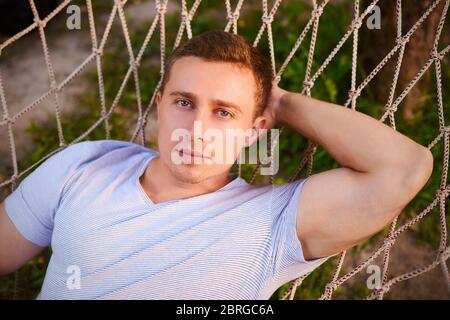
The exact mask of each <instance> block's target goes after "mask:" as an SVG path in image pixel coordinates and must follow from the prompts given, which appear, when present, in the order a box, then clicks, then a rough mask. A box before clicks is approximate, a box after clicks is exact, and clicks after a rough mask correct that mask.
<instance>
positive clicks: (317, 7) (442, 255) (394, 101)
mask: <svg viewBox="0 0 450 320" xmlns="http://www.w3.org/2000/svg"><path fill="white" fill-rule="evenodd" d="M281 1H282V0H275V1H273V5H272V7H271V8H269V5H268V1H267V0H262V2H261V3H262V14H261V17H262V23H261V27H260V29H259V32H258V33H257V35H256V38H255V39H254V41H253V46H255V47H256V46H258V43H259V42H260V40H261V39H262V37H263V36H265V35H266V36H267V40H268V45H269V55H270V63H271V66H272V71H273V75H274V77H275V81H276V82H277V83H278V82H279V81H280V80H281V77H282V75H283V72H284V71H285V69H286V67H287V66H288V64H289V63H290V61H291V60H292V58H293V57H294V55H295V54H296V52H297V50H298V48H299V47H300V45H301V44H302V43H303V42H304V40H305V38H306V37H307V35H308V34H309V33H311V36H310V43H309V53H308V58H307V61H306V74H305V78H304V81H303V89H302V91H301V92H302V93H303V94H306V95H308V96H310V95H311V89H312V88H313V87H314V85H315V82H316V80H317V79H318V77H319V76H320V75H321V74H322V73H323V72H324V70H325V69H326V68H327V66H328V65H329V64H330V62H331V61H332V60H333V58H335V57H336V55H337V54H338V53H339V51H340V50H341V48H342V47H343V45H344V44H345V43H346V42H347V41H349V38H351V37H352V41H353V43H352V67H351V79H350V82H351V88H350V91H349V93H348V94H349V96H348V100H347V101H346V102H345V104H344V106H345V107H351V108H352V109H353V110H355V109H356V106H357V104H356V103H357V99H358V97H359V96H360V95H361V92H362V90H363V89H364V88H365V87H366V86H367V85H368V84H369V83H370V82H371V81H372V79H373V78H374V77H375V75H377V73H379V71H380V70H381V69H382V68H383V67H384V66H385V65H386V64H387V62H388V61H389V60H391V59H396V63H395V69H394V70H395V72H394V75H393V78H392V80H390V87H389V98H388V101H387V102H386V104H385V109H384V114H383V115H382V116H381V118H380V119H379V121H381V122H384V121H385V120H386V119H388V118H389V124H390V126H391V127H392V128H393V129H395V114H396V111H397V108H398V106H399V104H400V103H401V102H402V101H403V100H404V99H405V97H406V96H407V94H408V93H409V92H410V91H411V89H412V88H413V87H414V86H415V85H416V84H417V82H418V81H419V80H420V79H421V78H422V76H423V75H424V74H425V72H426V71H427V70H429V69H430V68H431V67H432V66H433V65H434V68H435V76H436V93H437V106H438V110H437V112H438V114H439V124H438V125H439V134H438V135H437V136H436V137H435V138H434V139H433V140H432V141H430V142H429V144H428V146H427V147H428V148H429V149H432V148H433V147H434V146H435V145H436V144H437V143H438V142H439V141H440V140H441V139H443V141H444V144H443V145H444V150H443V163H442V176H441V178H440V188H439V189H438V190H436V194H435V197H434V199H432V200H431V201H430V202H429V204H428V206H427V207H426V208H425V209H423V210H422V211H421V212H420V213H419V214H417V215H415V216H413V217H412V218H411V219H410V220H408V221H407V222H406V223H405V224H404V225H402V226H397V219H395V220H394V221H393V223H392V225H391V227H390V231H389V232H388V235H387V236H386V237H385V239H384V243H383V244H382V245H381V246H380V247H379V248H377V249H376V250H375V252H373V253H372V255H371V256H370V257H368V258H367V259H366V260H365V261H363V262H362V263H360V264H359V265H358V266H357V267H356V268H354V269H353V270H351V271H350V272H348V273H346V274H343V275H341V273H342V266H343V263H344V259H345V256H346V252H345V251H344V252H342V253H341V254H340V257H339V260H338V262H337V266H336V271H335V272H334V275H333V277H332V278H331V279H330V280H329V282H328V284H327V285H326V287H325V289H324V292H323V294H322V295H321V297H320V299H331V298H332V294H333V292H334V291H335V290H336V289H337V288H338V287H339V286H341V285H342V284H343V283H344V282H346V281H348V280H349V279H350V278H352V277H354V276H355V275H356V274H357V273H359V272H361V271H362V270H364V269H365V268H366V267H367V266H368V265H369V264H370V263H371V262H372V261H373V260H374V259H375V258H377V257H379V256H380V257H381V256H382V259H383V267H382V278H381V281H382V283H381V287H380V288H379V289H375V290H372V291H371V293H370V294H369V295H368V296H367V299H382V298H383V297H384V295H385V294H386V293H387V292H388V291H389V290H390V288H391V287H392V286H393V285H395V284H397V283H399V282H402V281H405V280H408V279H411V278H414V277H417V276H419V275H422V274H424V273H426V272H428V271H430V270H432V269H434V268H436V267H437V266H440V268H441V269H442V273H443V277H444V279H445V281H446V283H447V285H448V287H449V288H450V274H449V271H448V267H447V265H446V261H447V260H448V258H449V256H450V246H449V245H448V241H447V228H446V210H445V205H446V198H447V197H448V195H449V193H450V184H447V174H448V164H449V135H450V126H446V125H445V118H444V103H443V92H442V91H443V90H442V71H441V64H442V60H443V59H444V57H445V55H446V54H448V53H449V52H450V45H447V46H446V47H444V48H440V46H439V45H440V38H441V33H442V30H443V27H444V23H445V19H446V14H447V12H448V8H449V3H450V0H447V1H445V3H444V5H443V9H442V12H440V20H439V24H438V25H437V28H436V30H435V36H434V44H433V47H432V50H431V52H430V53H429V57H428V60H427V61H426V63H425V64H424V65H423V66H422V67H421V68H420V70H419V71H418V72H417V74H416V75H415V76H414V78H413V79H412V80H411V81H410V82H409V83H408V84H407V85H406V87H405V88H404V89H403V91H401V93H400V94H399V95H398V96H395V92H396V88H397V83H398V79H399V74H400V69H401V66H402V60H403V57H404V53H405V47H406V45H407V44H408V41H409V40H410V38H411V36H412V35H413V34H414V33H415V32H416V30H418V28H420V26H421V25H422V24H423V22H424V21H425V20H426V19H427V18H428V17H429V15H430V13H432V12H433V11H434V10H437V9H436V7H437V6H438V4H440V3H441V4H442V3H443V2H444V0H435V1H434V2H432V4H431V5H430V6H429V8H428V9H427V10H426V11H425V12H423V14H422V16H421V17H420V18H419V19H418V20H417V21H416V22H415V23H414V24H413V25H412V27H411V28H410V29H409V30H403V28H402V1H401V0H396V4H395V7H396V25H397V30H396V36H397V38H396V39H397V41H396V44H395V46H394V47H393V48H392V49H391V50H390V51H389V53H388V54H387V55H386V56H385V57H383V59H382V60H381V61H380V62H379V63H378V65H377V66H376V67H375V68H374V69H373V70H372V71H371V72H370V73H369V74H368V76H367V77H366V78H365V79H364V80H363V81H362V82H361V83H359V84H357V81H356V72H357V58H358V49H359V44H358V31H359V29H360V28H361V26H362V24H363V21H364V19H365V18H367V16H368V14H369V13H370V12H371V11H372V9H373V8H374V6H375V5H376V4H377V3H378V2H379V1H380V0H373V1H372V2H371V3H370V5H369V6H368V7H366V8H362V7H360V1H359V0H354V4H353V8H354V10H353V11H354V12H353V19H352V22H351V24H350V25H349V26H348V29H347V31H346V32H345V34H344V35H343V36H342V38H341V39H340V40H339V42H338V43H337V44H336V46H335V47H334V49H332V50H331V52H330V53H329V55H328V57H327V58H326V59H325V60H324V61H321V62H320V61H319V67H318V68H317V70H315V71H313V70H312V69H313V68H312V66H313V60H314V51H315V48H316V41H317V33H318V28H319V21H320V17H321V15H322V13H323V11H324V9H326V7H327V5H328V4H329V2H330V1H329V0H322V1H316V0H312V11H311V14H310V18H309V20H308V22H307V23H306V25H305V27H304V28H303V30H302V31H301V32H300V33H299V34H298V37H297V39H296V41H295V43H294V44H293V45H292V49H291V51H290V53H289V54H288V55H287V56H286V57H285V59H284V61H283V62H282V64H281V67H280V68H279V69H278V70H277V69H276V64H275V54H274V41H273V36H272V23H273V22H274V17H275V15H276V12H277V10H278V8H279V6H280V3H281ZM70 2H71V1H70V0H65V1H63V2H62V3H61V4H60V5H59V6H58V7H57V8H56V9H55V10H54V11H53V12H51V13H50V14H49V15H48V16H46V17H40V16H39V13H38V10H37V8H36V5H35V3H34V0H29V3H30V7H31V10H32V12H33V16H34V23H32V24H31V25H30V26H28V27H27V28H25V29H24V30H22V31H20V32H19V33H17V34H15V35H14V36H12V37H11V38H9V39H7V40H6V41H4V42H3V43H1V45H0V56H1V53H2V52H3V50H4V49H5V48H7V47H8V46H10V45H11V44H12V43H14V42H15V41H17V40H19V39H20V38H22V37H23V36H25V35H26V34H28V33H30V32H32V31H33V30H35V29H37V30H38V32H39V36H40V40H41V42H42V49H43V53H44V57H45V62H46V65H47V71H48V76H49V79H50V88H49V89H48V91H46V92H45V93H44V94H42V95H41V96H40V97H38V98H37V99H36V100H35V101H33V102H32V103H30V104H29V105H27V106H25V107H24V108H23V109H22V110H21V111H19V112H18V113H16V114H10V113H9V111H8V104H7V99H6V96H5V92H4V87H3V80H2V77H1V70H0V101H1V108H2V112H3V118H2V119H1V120H0V128H3V127H5V128H6V131H7V134H8V142H9V146H10V153H11V161H12V170H13V172H12V175H11V176H10V178H9V179H7V180H5V181H2V182H1V183H0V188H3V187H6V186H10V187H11V191H13V190H15V188H16V187H17V185H18V182H19V179H20V178H21V177H22V176H23V175H24V174H26V173H27V172H29V171H30V170H32V169H33V168H35V167H36V166H38V165H39V164H40V163H41V162H43V161H44V160H45V159H47V158H49V157H50V156H52V155H53V154H55V153H57V152H59V151H60V150H61V149H63V148H65V147H67V146H68V145H71V144H74V143H77V142H80V141H82V140H83V139H85V138H86V137H87V136H88V135H89V134H90V133H91V132H92V131H93V130H94V129H95V128H97V127H98V126H100V125H102V124H103V125H104V127H105V135H106V139H109V138H110V126H109V123H108V121H109V118H110V117H111V115H112V114H113V112H114V110H115V108H116V107H117V105H118V102H119V100H120V98H121V96H122V93H123V91H124V88H125V86H126V84H127V83H128V82H129V81H130V78H132V81H133V82H134V89H133V90H135V91H136V99H137V111H138V121H137V123H136V126H135V128H134V131H133V134H132V137H131V139H130V142H135V141H137V139H138V138H140V143H141V144H142V145H145V143H146V142H145V135H144V131H145V128H146V125H147V120H148V116H149V112H150V110H151V106H152V105H153V103H154V99H155V94H156V91H157V90H158V88H159V87H160V85H161V80H162V76H163V74H164V71H165V59H166V58H165V57H166V41H165V39H166V35H165V31H166V30H165V15H166V9H167V6H168V0H155V4H156V6H155V8H156V12H155V16H154V19H153V21H152V22H151V24H150V27H149V29H148V31H147V34H146V36H145V40H144V41H143V44H142V46H141V47H140V48H139V51H138V53H137V54H136V55H135V54H134V52H133V49H132V44H131V38H130V31H129V28H128V26H127V21H126V19H125V12H124V7H125V5H126V2H127V1H126V0H115V1H114V6H113V8H112V11H111V12H110V14H109V18H108V21H107V24H106V27H105V30H104V33H103V35H102V37H101V38H100V39H99V38H97V31H96V27H95V21H94V12H93V8H92V2H91V0H86V8H87V15H88V21H89V30H90V37H91V43H92V53H91V54H89V56H88V57H86V59H85V60H84V61H83V62H82V63H81V64H80V65H79V66H78V67H77V68H76V69H74V70H73V71H72V72H71V73H70V74H69V75H68V76H67V77H66V78H65V79H64V80H62V81H61V82H60V83H57V82H56V79H55V73H54V68H53V65H52V59H51V55H50V51H49V49H48V46H47V40H46V39H47V38H46V29H45V27H46V25H47V23H48V22H49V21H50V20H52V19H53V18H54V17H55V16H56V15H57V14H58V13H60V12H61V11H62V10H63V9H64V8H65V7H66V6H68V5H69V4H70ZM201 2H202V1H201V0H195V1H194V3H193V5H192V7H190V8H188V6H187V3H186V0H182V1H181V23H180V25H179V29H178V33H177V36H176V39H175V43H174V47H173V48H175V47H177V46H178V45H179V44H180V42H181V40H182V38H183V35H184V34H185V33H186V35H187V38H189V39H190V38H191V37H192V29H191V21H192V19H193V18H194V17H195V15H196V12H197V9H198V7H199V5H200V4H201ZM243 2H244V0H238V1H237V4H236V6H235V7H234V8H232V5H231V3H230V0H225V6H226V11H227V24H226V27H225V31H227V32H233V33H237V31H238V30H237V29H238V19H239V14H240V11H241V8H242V5H243ZM408 4H410V3H408ZM115 19H119V21H120V25H121V28H122V30H123V35H124V39H125V42H126V48H127V51H128V55H129V64H130V65H129V67H128V70H127V72H126V74H125V76H124V78H123V81H122V83H121V85H120V87H119V89H118V92H117V94H116V95H115V98H114V99H113V101H112V104H111V105H110V106H106V100H105V88H104V83H103V74H102V54H103V53H104V47H105V44H106V42H107V40H108V37H109V35H110V31H111V27H112V25H113V22H114V20H115ZM157 29H158V30H159V40H160V41H159V42H160V75H161V78H160V80H159V82H158V84H157V86H156V87H155V88H154V91H153V95H152V96H151V100H150V103H149V104H148V105H147V106H146V107H144V106H143V105H142V99H141V92H140V86H139V64H140V62H141V59H142V57H143V54H144V50H145V49H146V48H147V46H148V44H149V41H150V39H151V38H152V37H153V36H154V34H155V33H157V31H156V30H157ZM91 63H95V65H96V69H97V78H98V90H99V97H100V105H101V117H100V118H99V119H98V120H97V121H96V122H95V123H94V124H93V125H92V126H91V127H90V128H89V129H87V130H86V131H85V132H84V133H83V134H82V135H80V136H79V137H78V138H76V139H75V140H73V141H71V142H70V143H68V142H67V141H66V140H65V138H64V135H63V126H62V123H61V103H60V98H59V96H58V95H59V94H60V92H61V91H62V90H64V88H65V87H66V85H67V84H68V83H69V82H71V81H72V80H73V79H74V78H75V77H76V76H77V75H78V74H79V73H80V72H81V71H82V70H83V69H84V68H86V67H87V66H88V65H89V64H91ZM386 83H388V82H387V81H386ZM46 99H52V102H53V104H54V108H55V114H56V123H57V132H58V140H59V146H60V147H59V148H58V149H57V150H54V151H53V152H51V153H50V154H47V155H46V156H44V157H43V158H42V159H40V160H39V161H37V162H36V163H34V164H33V165H31V166H30V167H28V168H27V169H25V170H23V171H22V172H19V170H18V164H17V155H16V147H15V142H14V141H15V140H14V134H13V126H14V123H15V122H16V121H17V120H18V119H19V118H21V117H22V116H23V115H24V114H25V113H27V112H30V111H32V110H33V109H35V108H36V107H37V106H38V105H39V104H40V103H41V102H42V101H44V100H46ZM316 149H317V145H316V144H314V143H313V142H311V141H308V147H307V149H306V151H305V153H304V155H303V157H302V159H301V161H300V164H299V166H298V168H297V169H296V171H295V173H294V175H293V176H292V177H291V178H290V179H289V182H291V181H294V180H295V179H296V177H297V175H298V174H299V172H300V171H301V170H302V169H303V168H304V167H305V166H307V175H310V174H311V171H312V164H313V159H314V154H315V152H316ZM259 166H260V165H258V167H257V168H256V169H255V170H254V172H253V174H252V177H251V181H250V183H253V182H254V179H255V177H256V174H257V171H258V169H259ZM239 173H240V170H239ZM271 182H272V183H273V176H272V177H271ZM436 206H439V217H440V232H441V240H440V245H439V249H438V252H437V254H436V256H435V258H434V260H432V261H428V262H427V264H425V265H422V266H419V267H417V268H416V269H414V270H411V271H409V272H406V273H403V274H400V275H398V276H395V277H391V278H390V279H389V278H388V266H389V258H390V251H391V248H392V246H393V245H394V244H395V242H396V239H397V238H398V236H399V235H400V234H402V233H403V232H405V231H406V230H408V229H410V228H411V227H412V226H414V225H416V224H417V223H418V222H419V221H420V220H421V219H423V218H424V217H425V216H427V215H428V214H429V213H430V211H431V210H432V209H433V208H435V207H436ZM307 276H308V274H307V275H305V276H302V277H300V278H298V279H295V280H293V281H292V283H291V285H290V287H289V288H288V289H287V290H286V291H285V292H284V293H283V295H282V299H293V298H294V295H295V292H296V290H297V287H298V286H299V285H301V283H302V281H303V280H304V279H305V278H306V277H307ZM16 277H17V273H16ZM16 281H17V279H16Z"/></svg>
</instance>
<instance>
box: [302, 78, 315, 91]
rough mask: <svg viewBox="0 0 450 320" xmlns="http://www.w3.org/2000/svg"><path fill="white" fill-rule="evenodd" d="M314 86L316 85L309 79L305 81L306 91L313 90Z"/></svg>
mask: <svg viewBox="0 0 450 320" xmlns="http://www.w3.org/2000/svg"><path fill="white" fill-rule="evenodd" d="M313 85H314V83H313V82H312V81H311V80H309V79H307V80H305V81H303V87H304V88H305V89H311V88H312V86H313Z"/></svg>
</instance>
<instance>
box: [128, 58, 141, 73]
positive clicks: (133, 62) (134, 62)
mask: <svg viewBox="0 0 450 320" xmlns="http://www.w3.org/2000/svg"><path fill="white" fill-rule="evenodd" d="M130 66H131V68H133V71H137V69H138V68H139V61H137V60H130Z"/></svg>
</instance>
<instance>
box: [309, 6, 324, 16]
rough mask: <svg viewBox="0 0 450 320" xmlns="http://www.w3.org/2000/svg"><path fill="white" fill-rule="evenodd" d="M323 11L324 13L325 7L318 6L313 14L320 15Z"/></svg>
mask: <svg viewBox="0 0 450 320" xmlns="http://www.w3.org/2000/svg"><path fill="white" fill-rule="evenodd" d="M322 13H323V7H317V8H314V9H313V11H312V14H311V15H312V16H315V17H320V16H321V15H322Z"/></svg>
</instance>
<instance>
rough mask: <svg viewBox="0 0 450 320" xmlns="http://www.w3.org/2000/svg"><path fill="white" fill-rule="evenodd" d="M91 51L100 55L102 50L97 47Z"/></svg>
mask: <svg viewBox="0 0 450 320" xmlns="http://www.w3.org/2000/svg"><path fill="white" fill-rule="evenodd" d="M92 53H93V54H95V55H96V56H102V55H103V51H102V50H100V49H98V48H92Z"/></svg>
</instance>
